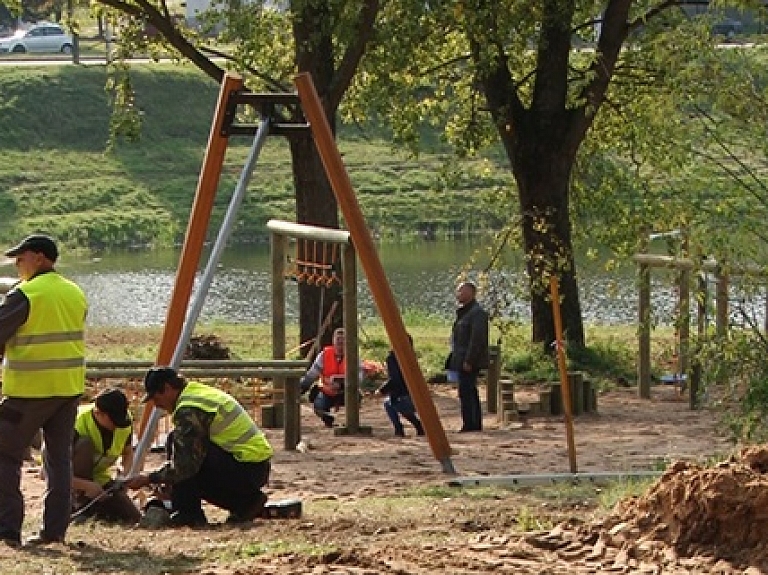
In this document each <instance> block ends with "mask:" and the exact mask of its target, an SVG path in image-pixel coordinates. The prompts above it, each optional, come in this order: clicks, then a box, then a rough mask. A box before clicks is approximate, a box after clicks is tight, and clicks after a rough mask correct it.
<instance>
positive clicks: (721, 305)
mask: <svg viewBox="0 0 768 575" xmlns="http://www.w3.org/2000/svg"><path fill="white" fill-rule="evenodd" d="M715 278H716V280H717V283H716V287H715V334H716V335H717V341H718V342H720V345H722V344H723V343H725V340H726V339H727V338H728V322H729V317H728V316H729V314H730V312H729V310H728V283H729V280H728V274H727V273H724V272H723V271H722V267H720V266H718V269H717V270H716V271H715ZM766 321H768V316H766ZM724 365H725V364H722V365H721V366H720V369H718V370H717V380H716V381H717V383H725V381H726V380H727V379H728V373H727V370H726V369H725V368H724Z"/></svg>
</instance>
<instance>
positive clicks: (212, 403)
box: [173, 381, 273, 463]
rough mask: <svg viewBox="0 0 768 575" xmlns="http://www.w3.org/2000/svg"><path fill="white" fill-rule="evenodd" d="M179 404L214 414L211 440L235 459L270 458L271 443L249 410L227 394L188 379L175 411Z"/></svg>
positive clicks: (176, 409)
mask: <svg viewBox="0 0 768 575" xmlns="http://www.w3.org/2000/svg"><path fill="white" fill-rule="evenodd" d="M182 407H195V408H197V409H200V410H202V411H205V412H206V413H212V414H214V417H213V421H212V422H211V429H210V440H211V441H212V442H213V443H215V444H216V445H218V446H219V447H221V448H222V449H224V450H225V451H228V452H229V453H231V454H232V455H233V456H234V458H235V459H236V460H237V461H242V462H253V463H257V462H259V461H265V460H267V459H269V458H270V457H272V453H273V450H272V446H271V445H270V444H269V441H267V438H266V436H265V435H264V432H263V431H261V429H259V427H258V426H257V425H256V423H255V422H254V421H253V419H252V418H251V416H250V415H248V412H247V411H245V409H243V406H242V405H240V404H239V403H238V402H237V400H236V399H235V398H234V397H232V396H231V395H229V394H228V393H226V392H224V391H222V390H220V389H217V388H215V387H211V386H209V385H204V384H202V383H197V382H194V381H190V382H189V383H188V384H187V385H186V387H185V388H184V389H183V390H182V392H181V394H180V395H179V399H178V401H177V402H176V407H175V408H174V411H173V412H174V414H175V413H176V412H177V411H178V410H179V409H181V408H182Z"/></svg>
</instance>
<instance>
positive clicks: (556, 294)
mask: <svg viewBox="0 0 768 575" xmlns="http://www.w3.org/2000/svg"><path fill="white" fill-rule="evenodd" d="M549 288H550V294H551V297H552V315H553V316H554V318H555V347H556V348H557V365H558V367H559V368H560V390H561V391H562V396H563V408H564V411H565V436H566V439H567V441H568V461H569V463H570V465H571V473H577V471H578V468H577V467H576V447H575V445H574V440H573V406H572V405H571V384H570V382H569V381H568V367H567V365H566V363H565V342H564V341H563V322H562V319H561V318H560V291H559V288H558V282H557V277H556V276H554V275H553V276H550V278H549Z"/></svg>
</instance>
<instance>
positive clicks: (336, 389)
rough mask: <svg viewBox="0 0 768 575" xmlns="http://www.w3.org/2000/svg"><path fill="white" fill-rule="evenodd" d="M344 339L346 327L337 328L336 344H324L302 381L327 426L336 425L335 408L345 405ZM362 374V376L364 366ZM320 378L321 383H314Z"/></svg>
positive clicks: (316, 411)
mask: <svg viewBox="0 0 768 575" xmlns="http://www.w3.org/2000/svg"><path fill="white" fill-rule="evenodd" d="M344 341H345V337H344V328H338V329H336V330H334V332H333V345H329V346H326V347H325V348H323V351H322V352H321V353H319V354H318V356H317V357H316V358H315V361H314V363H313V364H312V367H310V368H309V370H308V371H307V373H306V374H305V375H304V377H302V378H301V381H300V382H299V384H300V386H301V393H307V392H308V391H309V399H310V401H311V402H312V405H313V407H314V410H315V414H316V415H317V416H318V417H319V418H320V419H321V420H322V421H323V423H324V424H325V426H326V427H333V423H334V421H335V417H334V416H333V415H332V414H331V410H337V409H338V408H339V407H341V406H343V405H344V374H345V373H346V371H347V362H346V358H345V357H344ZM360 378H361V379H362V367H361V374H360ZM318 379H319V380H320V381H319V385H315V386H314V387H313V384H314V383H315V381H317V380H318ZM310 388H311V390H310Z"/></svg>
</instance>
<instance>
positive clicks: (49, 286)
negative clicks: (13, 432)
mask: <svg viewBox="0 0 768 575" xmlns="http://www.w3.org/2000/svg"><path fill="white" fill-rule="evenodd" d="M16 289H18V290H19V291H21V292H22V293H23V294H24V295H25V296H26V297H27V300H28V301H29V315H28V317H27V321H26V322H24V324H23V325H22V326H21V327H19V329H18V330H17V332H16V334H14V336H13V337H12V338H10V339H9V340H8V342H7V343H6V347H5V358H4V360H3V393H4V394H5V395H7V396H10V397H25V398H33V397H73V396H76V395H80V394H82V393H83V390H84V388H85V335H84V333H83V328H84V326H85V314H86V311H87V304H86V300H85V294H83V291H82V290H81V289H80V288H79V287H78V286H77V285H76V284H74V283H73V282H71V281H69V280H67V279H65V278H63V277H62V276H60V275H59V274H58V273H56V272H54V271H50V272H47V273H43V274H40V275H38V276H35V277H34V278H32V279H30V280H27V281H23V282H21V283H20V284H19V285H18V287H17V288H16Z"/></svg>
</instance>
